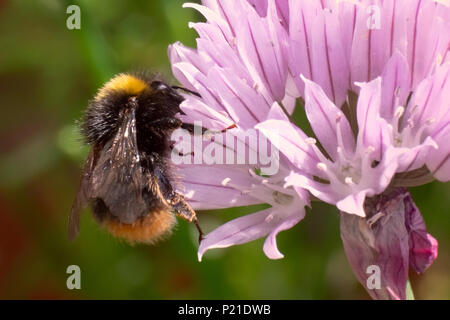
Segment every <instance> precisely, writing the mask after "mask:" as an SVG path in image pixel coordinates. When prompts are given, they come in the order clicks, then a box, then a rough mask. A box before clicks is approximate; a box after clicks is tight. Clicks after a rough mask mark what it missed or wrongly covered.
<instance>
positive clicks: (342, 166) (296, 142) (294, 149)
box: [257, 53, 450, 299]
mask: <svg viewBox="0 0 450 320" xmlns="http://www.w3.org/2000/svg"><path fill="white" fill-rule="evenodd" d="M410 74H411V73H410V71H409V70H408V65H407V62H406V59H404V58H403V57H402V55H401V54H399V53H396V54H394V56H393V57H392V58H391V59H390V60H389V62H388V63H387V65H386V68H385V70H384V71H383V75H382V77H379V78H377V79H375V80H372V81H371V82H369V83H359V84H358V85H359V86H360V87H361V90H360V93H359V97H358V101H357V104H356V105H355V106H350V108H349V109H350V114H349V118H350V121H349V119H347V117H346V116H345V115H344V112H343V111H342V110H341V109H339V108H338V107H336V106H335V105H334V104H333V103H332V102H331V101H330V100H329V99H328V98H327V96H326V95H325V93H324V92H323V90H322V89H321V88H320V87H319V86H318V85H317V84H315V83H313V82H311V81H309V80H307V79H305V78H303V80H304V81H305V110H306V113H307V116H308V120H309V122H310V124H311V127H312V129H313V131H314V133H315V136H316V138H317V139H318V141H317V140H316V138H311V137H307V136H306V135H305V134H304V133H303V131H301V129H299V128H297V127H295V125H293V124H291V123H290V122H288V121H287V119H285V120H279V119H275V120H268V121H265V122H263V123H261V124H258V125H257V127H258V128H259V129H260V130H261V131H262V132H263V133H264V134H266V135H267V136H268V137H269V139H271V137H275V135H277V137H276V139H277V144H276V146H277V147H278V148H279V149H280V151H281V152H282V153H283V154H285V155H286V156H287V157H288V159H289V160H290V161H291V162H292V164H293V165H295V166H296V169H294V170H293V171H292V172H291V173H290V175H289V176H288V177H287V178H286V186H295V187H296V188H297V189H300V188H306V189H308V190H309V191H310V192H311V194H313V195H314V196H315V197H317V198H319V199H320V200H322V201H325V202H328V203H331V204H334V205H336V207H337V208H338V209H339V210H340V211H341V236H342V239H343V243H344V248H345V251H346V253H347V257H348V259H349V262H350V264H351V265H352V267H353V270H354V271H355V273H356V275H357V277H358V279H359V280H360V282H361V283H362V284H363V285H364V284H365V281H366V280H367V273H366V269H367V267H368V266H370V265H377V266H380V268H381V273H382V274H383V276H384V286H383V287H382V288H380V289H379V290H375V291H373V290H368V292H369V294H370V295H371V296H372V297H374V298H381V299H386V298H393V299H396V298H400V299H404V298H405V290H406V281H407V274H408V266H409V265H411V266H412V267H413V268H414V269H415V270H416V271H418V272H423V271H424V270H425V268H426V267H428V266H429V265H430V264H431V263H432V261H433V260H434V259H435V258H436V256H437V241H436V240H435V239H434V238H433V237H432V236H431V235H429V234H427V233H426V229H425V224H424V222H423V219H422V217H421V215H420V212H419V211H418V209H417V207H415V205H414V203H413V202H412V199H411V197H410V196H409V194H408V193H407V191H401V192H400V191H399V189H396V188H395V187H404V186H411V185H420V184H423V183H426V182H429V181H430V178H432V177H433V176H434V177H436V178H437V179H439V180H441V181H449V180H450V165H449V162H450V160H449V158H450V157H449V154H450V153H449V149H448V144H447V141H445V140H443V137H447V138H448V137H449V134H450V113H449V109H450V108H449V105H448V101H449V94H450V63H448V62H447V63H444V64H443V65H441V66H440V67H438V68H437V69H436V72H435V73H434V74H432V75H430V76H429V77H427V78H425V79H424V80H422V81H421V82H420V83H419V84H418V86H417V89H416V91H415V92H414V93H413V94H412V96H411V97H410V99H407V97H406V96H407V95H406V93H407V92H404V88H407V84H408V83H409V79H410ZM387 97H389V99H387ZM383 98H384V99H383ZM400 101H402V102H400ZM352 110H354V111H355V112H356V117H353V116H352V115H351V113H352ZM352 119H356V120H354V121H355V123H352ZM283 127H284V128H288V129H286V130H285V131H284V132H283V133H282V134H281V135H278V134H277V132H279V131H280V128H283ZM355 131H356V135H355V133H354V132H355ZM273 142H274V143H275V139H274V140H273ZM319 142H320V146H319V145H318V143H319ZM396 174H397V175H396ZM399 203H400V204H401V205H400V204H399ZM413 224H414V225H415V227H412V225H413ZM411 229H416V230H420V234H421V236H420V239H421V240H420V241H414V240H411V239H414V238H415V237H416V234H409V233H408V232H409V230H411ZM402 232H403V233H405V236H402ZM408 237H409V238H408ZM408 239H409V242H408ZM416 261H422V262H423V264H422V265H421V266H418V264H417V263H416ZM399 270H401V272H400V271H399Z"/></svg>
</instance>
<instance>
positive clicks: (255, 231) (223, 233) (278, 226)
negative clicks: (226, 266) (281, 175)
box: [198, 207, 304, 261]
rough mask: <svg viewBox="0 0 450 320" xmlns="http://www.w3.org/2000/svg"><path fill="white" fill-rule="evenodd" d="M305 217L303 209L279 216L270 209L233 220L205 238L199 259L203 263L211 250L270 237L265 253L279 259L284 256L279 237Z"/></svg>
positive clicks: (279, 214) (296, 209) (199, 252)
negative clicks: (279, 249)
mask: <svg viewBox="0 0 450 320" xmlns="http://www.w3.org/2000/svg"><path fill="white" fill-rule="evenodd" d="M284 210H286V209H284ZM303 217H304V209H303V208H302V207H298V208H295V209H294V211H293V212H278V211H276V210H274V209H273V208H270V209H266V210H264V211H260V212H257V213H253V214H249V215H246V216H243V217H240V218H237V219H234V220H232V221H230V222H227V223H225V224H224V225H222V226H220V227H218V228H217V229H215V230H214V231H212V232H210V233H209V234H207V235H206V237H205V238H204V239H203V241H202V242H201V243H200V247H199V249H198V259H199V261H201V259H202V256H203V254H204V253H205V252H206V251H207V250H209V249H213V248H226V247H230V246H233V245H237V244H243V243H247V242H250V241H253V240H256V239H259V238H262V237H264V236H266V235H268V234H270V236H269V240H266V242H265V244H264V252H265V253H266V255H267V256H268V257H269V258H271V259H279V258H281V257H282V255H281V253H280V252H279V251H278V248H277V247H276V241H275V236H276V234H277V233H278V232H280V231H282V230H286V229H287V228H289V227H292V226H293V225H295V224H296V223H298V222H299V221H300V220H301V219H302V218H303Z"/></svg>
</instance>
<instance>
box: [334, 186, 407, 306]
mask: <svg viewBox="0 0 450 320" xmlns="http://www.w3.org/2000/svg"><path fill="white" fill-rule="evenodd" d="M377 199H378V200H376V199H373V200H372V202H371V203H370V204H368V207H367V209H366V214H367V216H368V217H373V216H374V215H375V214H377V213H378V212H380V211H381V212H382V215H381V216H380V217H379V218H378V219H377V220H375V221H374V222H373V224H372V225H370V224H369V223H368V221H367V219H364V218H361V217H358V216H355V215H349V214H346V213H341V238H342V241H343V244H344V249H345V253H346V255H347V259H348V261H349V263H350V265H351V267H352V269H353V272H354V273H355V275H356V277H357V278H358V280H359V282H360V283H361V284H362V285H363V286H364V288H365V289H366V291H367V292H368V293H369V294H370V296H371V297H372V298H373V299H405V297H406V281H407V279H408V257H409V245H408V232H407V230H406V227H405V216H404V210H405V207H404V205H403V195H402V194H400V195H399V196H396V195H395V194H394V196H388V197H379V198H377ZM378 208H380V209H378ZM370 266H376V267H378V268H379V269H380V273H379V277H380V288H369V287H368V279H369V277H370V276H371V274H372V273H371V272H370V269H368V268H369V267H370ZM372 272H373V271H372Z"/></svg>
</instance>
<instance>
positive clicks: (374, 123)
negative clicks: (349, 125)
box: [357, 77, 388, 160]
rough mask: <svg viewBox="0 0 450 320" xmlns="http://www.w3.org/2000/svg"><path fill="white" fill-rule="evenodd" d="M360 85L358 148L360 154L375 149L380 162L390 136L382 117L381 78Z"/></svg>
mask: <svg viewBox="0 0 450 320" xmlns="http://www.w3.org/2000/svg"><path fill="white" fill-rule="evenodd" d="M358 85H359V86H360V87H361V91H360V93H359V98H358V105H357V118H358V128H359V132H358V142H357V144H358V148H360V149H359V151H360V152H364V151H365V150H366V149H368V148H374V149H375V151H374V154H375V155H377V157H376V159H378V160H379V159H380V157H381V156H382V152H383V151H384V146H383V144H384V136H385V137H387V136H388V133H387V132H386V131H387V130H388V128H387V123H386V121H385V120H382V119H381V117H380V105H381V78H380V77H378V78H376V79H375V80H372V81H371V82H369V83H359V84H358Z"/></svg>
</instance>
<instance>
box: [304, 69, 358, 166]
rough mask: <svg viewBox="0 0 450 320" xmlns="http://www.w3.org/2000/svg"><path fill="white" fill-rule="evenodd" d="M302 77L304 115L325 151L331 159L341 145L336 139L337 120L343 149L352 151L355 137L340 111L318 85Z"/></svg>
mask: <svg viewBox="0 0 450 320" xmlns="http://www.w3.org/2000/svg"><path fill="white" fill-rule="evenodd" d="M302 79H303V81H304V82H305V110H306V115H307V116H308V120H309V123H310V124H311V127H312V129H313V130H314V133H315V134H316V136H317V138H319V140H320V143H321V144H322V145H323V146H324V148H325V150H326V151H327V153H328V154H329V155H330V156H331V158H332V159H336V157H337V148H338V147H342V146H341V145H340V143H339V141H338V133H337V121H339V124H340V130H341V134H342V141H343V143H344V148H345V150H346V151H348V152H352V151H354V145H355V138H354V136H353V133H352V130H351V128H350V124H349V123H348V121H347V119H346V118H345V116H344V114H343V113H342V111H341V110H340V109H338V108H337V107H336V106H335V105H334V104H333V103H332V102H331V101H330V99H329V98H328V97H327V96H326V95H325V92H324V91H323V90H322V88H321V87H320V86H319V85H317V84H316V83H314V82H312V81H309V80H307V79H306V78H304V77H302ZM338 119H339V120H338Z"/></svg>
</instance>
